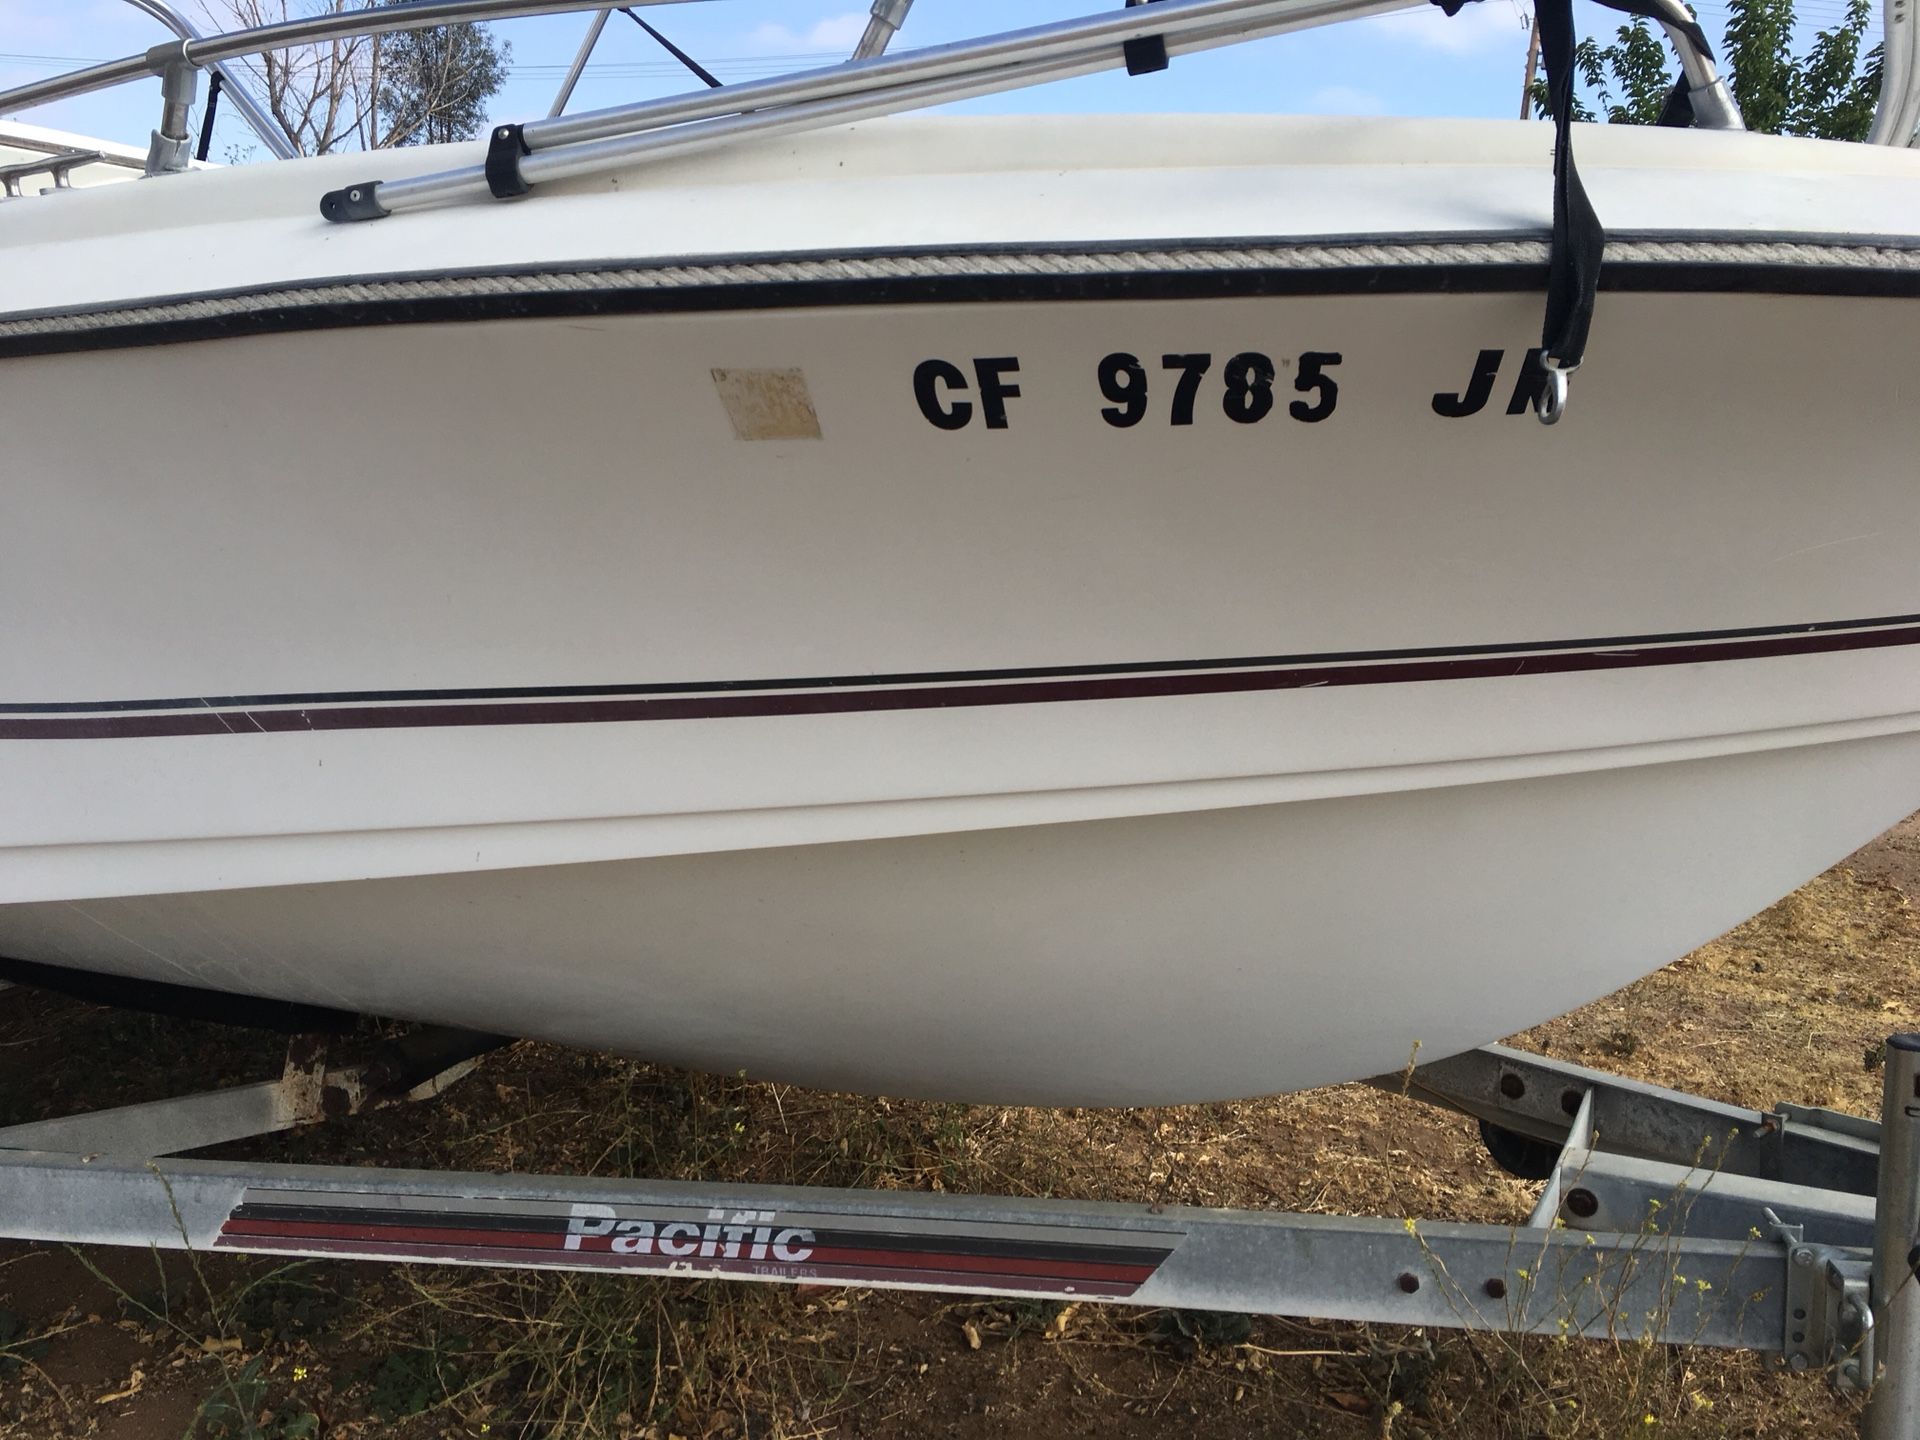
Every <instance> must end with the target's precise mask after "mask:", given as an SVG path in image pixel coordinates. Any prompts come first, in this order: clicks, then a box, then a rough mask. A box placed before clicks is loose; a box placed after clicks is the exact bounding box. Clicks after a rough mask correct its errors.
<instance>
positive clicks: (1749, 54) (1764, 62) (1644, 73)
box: [1532, 0, 1881, 140]
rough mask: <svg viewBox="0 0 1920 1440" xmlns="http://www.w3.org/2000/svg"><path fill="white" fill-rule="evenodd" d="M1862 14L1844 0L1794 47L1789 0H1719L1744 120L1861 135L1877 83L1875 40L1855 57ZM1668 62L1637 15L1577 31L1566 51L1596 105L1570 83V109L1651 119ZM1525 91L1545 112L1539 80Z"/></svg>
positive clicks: (1755, 126) (1859, 5)
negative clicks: (1835, 14) (1609, 33)
mask: <svg viewBox="0 0 1920 1440" xmlns="http://www.w3.org/2000/svg"><path fill="white" fill-rule="evenodd" d="M1871 18H1872V10H1871V0H1847V10H1846V15H1845V17H1844V18H1843V19H1842V20H1841V22H1840V23H1839V25H1837V26H1836V27H1834V28H1833V29H1831V30H1822V31H1820V32H1819V33H1818V34H1817V35H1816V36H1815V37H1814V39H1813V43H1812V44H1811V45H1810V46H1809V47H1808V49H1807V52H1806V54H1805V55H1802V56H1797V57H1796V56H1795V54H1794V52H1793V32H1794V10H1793V0H1728V5H1727V28H1726V34H1725V38H1724V40H1723V41H1722V44H1721V49H1720V55H1719V58H1720V65H1721V70H1722V72H1723V73H1724V74H1725V75H1726V77H1727V87H1728V88H1729V89H1730V90H1732V92H1733V98H1734V100H1735V102H1736V103H1737V104H1738V105H1739V106H1740V113H1741V116H1742V117H1743V118H1744V119H1745V121H1746V125H1747V128H1748V129H1749V130H1760V131H1765V132H1766V133H1768V134H1773V135H1811V136H1816V137H1819V138H1821V139H1825V140H1864V139H1866V138H1867V131H1868V129H1869V128H1871V126H1872V124H1873V111H1874V106H1875V104H1876V103H1877V102H1878V99H1879V93H1880V66H1881V48H1880V47H1879V46H1875V47H1874V49H1873V50H1872V51H1871V52H1870V53H1869V54H1868V55H1867V57H1866V61H1865V63H1864V65H1863V64H1862V62H1861V56H1860V47H1861V41H1862V38H1863V37H1864V36H1865V34H1866V30H1867V24H1868V21H1869V20H1870V19H1871ZM1669 65H1670V61H1669V58H1668V55H1667V49H1666V47H1665V46H1664V45H1663V44H1662V43H1661V42H1660V40H1659V39H1657V38H1656V37H1655V35H1654V32H1653V29H1652V27H1651V26H1649V25H1648V24H1647V22H1646V21H1644V20H1640V19H1636V20H1634V22H1633V23H1632V24H1631V25H1622V26H1621V27H1620V28H1619V29H1618V30H1617V31H1615V32H1614V40H1613V43H1612V44H1610V45H1605V46H1602V45H1600V44H1599V43H1598V42H1597V41H1595V40H1593V39H1592V38H1588V39H1584V40H1582V41H1581V42H1580V43H1579V45H1578V46H1577V47H1576V48H1575V51H1574V69H1575V72H1576V73H1577V75H1578V77H1579V80H1580V83H1581V84H1582V85H1584V86H1585V87H1586V89H1587V90H1588V91H1589V92H1591V93H1592V95H1593V97H1594V104H1597V105H1598V112H1597V114H1596V110H1595V108H1594V104H1590V103H1588V101H1587V99H1586V98H1585V97H1584V96H1582V95H1580V94H1579V93H1578V91H1577V90H1576V93H1575V95H1574V102H1573V106H1574V116H1573V118H1574V119H1576V120H1592V119H1595V118H1598V116H1604V118H1605V119H1607V120H1608V121H1610V122H1612V123H1613V124H1616V125H1652V124H1655V123H1657V122H1658V120H1659V118H1660V112H1661V109H1662V108H1663V107H1664V105H1665V104H1666V98H1667V92H1668V90H1670V89H1671V88H1672V84H1673V82H1672V78H1671V76H1670V74H1669V68H1668V67H1669ZM1532 94H1533V104H1534V109H1535V111H1536V112H1537V113H1539V114H1542V115H1544V114H1546V112H1547V87H1546V82H1545V81H1544V80H1537V81H1535V82H1534V83H1533V85H1532ZM1616 96H1617V98H1616Z"/></svg>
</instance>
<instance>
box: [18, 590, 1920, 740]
mask: <svg viewBox="0 0 1920 1440" xmlns="http://www.w3.org/2000/svg"><path fill="white" fill-rule="evenodd" d="M1855 624H1856V625H1857V626H1858V627H1859V628H1850V629H1849V628H1838V627H1837V626H1834V625H1831V624H1828V625H1817V626H1816V625H1808V626H1795V627H1791V628H1783V629H1780V630H1768V631H1758V632H1756V631H1721V632H1709V633H1705V634H1702V635H1699V636H1696V637H1690V638H1687V639H1684V640H1669V639H1668V638H1667V637H1663V636H1650V637H1644V638H1640V639H1636V638H1633V637H1626V638H1622V639H1616V640H1609V641H1606V642H1598V643H1600V644H1603V646H1604V648H1597V642H1593V641H1583V642H1568V643H1567V645H1566V646H1565V648H1553V647H1551V646H1541V645H1529V646H1524V647H1488V648H1487V650H1484V651H1481V652H1479V653H1464V654H1463V653H1461V652H1460V647H1450V648H1448V649H1446V650H1439V651H1432V652H1427V653H1425V654H1422V653H1420V652H1407V651H1392V652H1378V653H1381V654H1391V655H1392V656H1393V657H1394V658H1392V659H1375V660H1370V659H1367V658H1365V657H1364V656H1358V657H1347V656H1342V657H1340V658H1339V659H1338V660H1319V661H1315V660H1312V659H1310V658H1308V659H1302V660H1301V661H1299V662H1295V663H1286V664H1266V665H1262V664H1260V663H1258V662H1248V665H1247V668H1241V669H1228V668H1223V667H1224V666H1226V665H1231V664H1233V663H1235V662H1222V661H1196V662H1193V666H1194V668H1193V670H1191V671H1189V672H1187V673H1174V671H1175V670H1176V669H1177V666H1175V665H1173V664H1169V663H1164V662H1162V663H1154V664H1149V665H1140V666H1119V667H1115V669H1114V670H1113V671H1111V672H1108V673H1089V672H1087V671H1083V670H1080V669H1078V668H1074V669H1072V670H1070V671H1069V672H1067V673H1061V672H1058V671H1056V672H1053V673H1051V674H1048V673H1045V672H1040V673H1035V674H1033V675H1032V677H1031V678H1011V679H1004V678H996V679H993V680H981V681H969V680H968V678H967V677H966V676H965V675H964V674H957V675H949V676H942V677H941V678H940V680H939V681H938V683H928V682H927V681H925V680H921V681H918V682H916V681H914V680H912V678H911V677H902V678H901V680H900V681H898V682H894V683H877V684H876V683H874V682H873V681H872V680H866V681H863V680H862V679H861V678H860V677H857V676H849V677H841V678H836V679H832V680H817V681H811V682H803V683H807V684H811V685H817V686H830V687H832V688H822V689H794V690H788V691H776V690H770V689H768V688H766V682H758V681H753V682H733V683H730V684H727V685H724V686H722V685H716V686H715V687H714V688H713V690H712V691H711V692H710V693H706V694H689V693H685V690H684V687H679V686H675V687H659V689H668V688H671V689H672V690H673V691H674V692H675V693H658V690H656V691H655V692H654V693H645V692H644V691H642V692H641V693H634V692H629V693H626V694H619V693H606V692H605V691H601V690H597V689H596V690H594V691H593V692H592V693H590V694H581V695H578V696H573V697H564V698H548V699H524V700H522V699H503V698H499V697H497V696H488V695H475V696H473V697H472V698H467V699H461V698H447V699H435V700H429V701H421V702H413V701H409V700H406V699H404V698H401V697H400V696H396V697H394V698H393V699H390V700H389V701H387V702H386V703H369V702H372V701H375V700H376V699H377V696H374V695H360V696H356V697H355V700H354V702H353V703H339V702H335V703H329V702H327V701H326V700H325V699H324V698H322V697H316V698H315V699H314V700H312V701H310V702H306V703H301V704H298V705H282V706H278V707H272V706H268V705H263V704H252V705H241V706H231V705H227V706H223V705H221V704H219V702H216V701H211V700H209V701H163V702H157V703H156V704H155V705H154V707H153V708H154V710H160V709H162V707H166V712H167V713H151V712H149V713H137V712H133V711H130V710H129V709H128V708H127V707H126V705H125V704H124V702H122V703H117V704H116V703H114V702H105V703H102V704H100V705H99V706H97V707H91V708H95V709H97V710H99V711H104V712H107V713H95V714H83V713H76V710H77V709H78V708H79V707H76V706H75V705H74V703H73V702H63V703H59V704H54V705H46V706H24V705H9V706H0V740H109V739H132V738H148V737H160V736H183V735H257V734H286V733H293V732H299V731H306V730H389V729H404V730H411V729H424V728H434V727H457V726H472V725H593V724H614V723H629V722H636V721H647V720H716V719H740V718H750V717H759V716H779V715H842V714H856V713H861V712H869V711H885V710H932V709H948V708H962V707H967V706H976V705H1041V704H1057V703H1061V702H1065V701H1076V700H1127V699H1140V698H1145V697H1153V696H1170V695H1220V694H1234V693H1244V692H1252V691H1261V690H1299V689H1310V688H1316V687H1320V686H1326V687H1334V686H1347V685H1406V684H1416V683H1423V682H1427V681H1435V680H1475V679H1512V678H1515V677H1520V676H1533V675H1563V674H1572V673H1578V672H1583V671H1598V670H1635V669H1647V668H1651V667H1656V666H1665V665H1699V664H1707V663H1717V662H1723V661H1733V660H1760V659H1768V658H1774V657H1779V656H1789V655H1817V654H1825V653H1830V652H1836V651H1847V650H1874V649H1882V648H1886V647H1889V646H1903V645H1913V644H1920V621H1916V620H1915V619H1914V618H1913V617H1901V618H1900V620H1898V621H1860V622H1855ZM1869 627H1871V628H1869ZM1203 666H1204V667H1208V668H1204V669H1203V668H1201V667H1203ZM986 673H990V674H994V675H996V676H1001V675H1006V674H1007V673H1008V672H986ZM1016 673H1017V672H1016ZM185 705H193V706H195V707H196V708H193V709H179V708H173V707H179V706H185Z"/></svg>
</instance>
